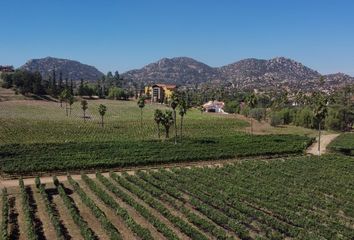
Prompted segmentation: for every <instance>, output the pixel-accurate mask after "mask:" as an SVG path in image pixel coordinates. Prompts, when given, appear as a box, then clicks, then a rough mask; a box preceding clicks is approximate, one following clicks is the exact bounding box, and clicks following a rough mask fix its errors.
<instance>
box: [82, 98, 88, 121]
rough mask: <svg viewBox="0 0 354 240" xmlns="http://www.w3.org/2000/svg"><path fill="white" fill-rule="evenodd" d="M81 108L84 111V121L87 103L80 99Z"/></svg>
mask: <svg viewBox="0 0 354 240" xmlns="http://www.w3.org/2000/svg"><path fill="white" fill-rule="evenodd" d="M81 109H82V111H84V122H86V110H87V109H88V103H87V101H86V100H81Z"/></svg>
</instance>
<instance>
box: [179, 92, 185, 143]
mask: <svg viewBox="0 0 354 240" xmlns="http://www.w3.org/2000/svg"><path fill="white" fill-rule="evenodd" d="M178 110H179V111H178V113H179V115H180V116H181V129H180V135H181V136H180V137H181V139H182V129H183V118H184V115H186V114H187V103H186V101H185V100H184V99H181V100H180V101H179V104H178Z"/></svg>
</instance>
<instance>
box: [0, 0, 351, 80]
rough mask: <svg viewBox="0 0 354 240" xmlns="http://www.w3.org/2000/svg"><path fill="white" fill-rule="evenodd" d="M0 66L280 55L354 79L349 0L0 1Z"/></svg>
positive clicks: (105, 67)
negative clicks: (49, 59)
mask: <svg viewBox="0 0 354 240" xmlns="http://www.w3.org/2000/svg"><path fill="white" fill-rule="evenodd" d="M0 9H1V11H0V22H1V28H2V29H1V31H0V65H1V64H3V65H6V64H9V65H14V66H15V67H19V66H21V65H22V64H24V63H25V62H26V61H27V60H29V59H32V58H42V57H47V56H52V57H58V58H67V59H72V60H77V61H80V62H82V63H85V64H89V65H93V66H96V67H97V68H98V69H99V70H101V71H102V72H107V71H116V70H118V71H119V72H121V73H122V72H125V71H127V70H131V69H135V68H141V67H143V66H144V65H146V64H149V63H151V62H154V61H157V60H159V59H161V58H163V57H179V56H187V57H192V58H195V59H196V60H198V61H201V62H204V63H206V64H208V65H210V66H212V67H218V66H222V65H225V64H229V63H232V62H235V61H238V60H241V59H244V58H261V59H270V58H273V57H279V56H284V57H288V58H291V59H294V60H296V61H299V62H301V63H303V64H304V65H306V66H308V67H311V68H313V69H315V70H317V71H319V72H320V73H323V74H326V73H335V72H344V73H347V74H350V75H352V76H354V1H353V0H306V1H305V0H296V1H291V0H149V1H148V0H146V1H143V0H140V1H139V0H125V1H123V0H122V1H121V0H22V1H21V0H0Z"/></svg>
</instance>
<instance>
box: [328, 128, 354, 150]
mask: <svg viewBox="0 0 354 240" xmlns="http://www.w3.org/2000/svg"><path fill="white" fill-rule="evenodd" d="M329 148H330V149H331V150H333V151H335V152H340V153H344V154H346V155H351V156H354V133H344V134H341V135H340V136H339V137H337V138H336V139H335V140H334V141H333V142H332V143H331V144H330V146H329Z"/></svg>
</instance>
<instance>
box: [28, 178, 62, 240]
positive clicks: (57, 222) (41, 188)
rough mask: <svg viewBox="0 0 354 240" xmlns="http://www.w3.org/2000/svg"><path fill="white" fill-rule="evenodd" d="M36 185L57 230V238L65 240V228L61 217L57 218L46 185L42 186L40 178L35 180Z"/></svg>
mask: <svg viewBox="0 0 354 240" xmlns="http://www.w3.org/2000/svg"><path fill="white" fill-rule="evenodd" d="M35 184H36V187H37V188H38V190H39V193H40V194H41V196H42V200H43V202H44V205H45V209H46V212H47V213H48V215H49V219H50V221H51V223H52V225H53V227H54V229H55V233H56V235H57V238H58V239H60V240H64V239H65V236H64V230H63V227H62V225H61V223H60V220H59V217H58V216H57V214H56V212H55V210H54V208H53V206H52V204H51V202H50V201H49V196H48V194H47V192H46V190H45V187H44V185H42V184H41V181H40V179H39V177H36V180H35Z"/></svg>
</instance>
